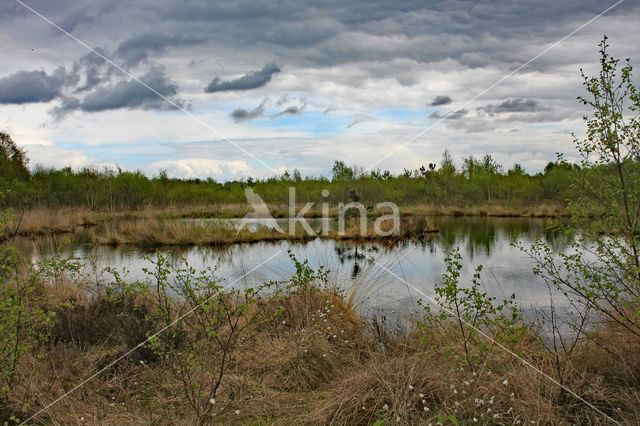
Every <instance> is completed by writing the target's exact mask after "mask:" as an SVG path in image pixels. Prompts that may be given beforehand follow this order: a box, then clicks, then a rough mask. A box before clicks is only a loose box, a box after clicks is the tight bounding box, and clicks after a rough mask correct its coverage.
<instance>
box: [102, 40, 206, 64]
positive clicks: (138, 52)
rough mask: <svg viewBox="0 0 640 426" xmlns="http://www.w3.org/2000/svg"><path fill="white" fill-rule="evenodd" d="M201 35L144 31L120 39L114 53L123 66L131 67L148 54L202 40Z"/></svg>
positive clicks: (145, 59)
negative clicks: (171, 34)
mask: <svg viewBox="0 0 640 426" xmlns="http://www.w3.org/2000/svg"><path fill="white" fill-rule="evenodd" d="M204 39H205V38H204V37H203V36H202V35H189V34H178V35H175V36H168V35H166V34H161V33H144V34H140V35H136V36H133V37H131V38H128V39H126V40H124V41H122V42H121V43H120V44H119V45H118V47H117V48H116V51H115V52H114V55H115V56H116V57H118V58H119V59H122V61H124V62H123V64H122V65H124V66H125V67H133V66H135V65H137V64H139V63H141V62H144V61H147V60H148V59H149V57H150V56H158V55H161V54H163V53H165V52H166V51H167V49H168V48H170V47H174V46H185V45H194V44H198V43H200V42H202V41H203V40H204Z"/></svg>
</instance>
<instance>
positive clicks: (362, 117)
mask: <svg viewBox="0 0 640 426" xmlns="http://www.w3.org/2000/svg"><path fill="white" fill-rule="evenodd" d="M371 121H377V120H376V119H375V118H373V117H370V116H368V115H366V114H356V115H354V116H353V120H352V121H351V123H349V124H348V125H347V129H350V128H352V127H353V126H355V125H356V124H360V123H367V122H371Z"/></svg>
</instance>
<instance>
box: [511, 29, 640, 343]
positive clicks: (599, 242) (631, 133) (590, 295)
mask: <svg viewBox="0 0 640 426" xmlns="http://www.w3.org/2000/svg"><path fill="white" fill-rule="evenodd" d="M607 48H608V45H607V38H606V37H605V38H604V39H603V40H602V42H601V43H600V65H601V69H600V72H599V74H598V75H597V76H594V77H587V76H585V75H584V74H582V76H583V79H584V86H585V88H586V90H587V92H588V96H587V97H579V98H578V99H579V100H580V102H581V103H583V104H584V105H587V106H589V107H590V108H591V109H592V115H591V116H586V117H584V119H585V122H586V125H587V133H586V137H585V138H584V139H578V138H574V142H575V144H576V147H577V149H578V153H579V154H580V157H581V164H580V167H579V168H577V169H576V171H575V173H573V174H572V177H573V179H572V185H571V189H572V194H573V196H572V197H571V199H570V200H569V204H568V208H569V211H570V213H571V222H570V223H569V224H567V225H557V227H558V228H559V229H561V230H562V231H564V232H566V233H573V232H577V233H578V235H579V237H578V238H577V241H575V242H574V244H573V246H572V249H571V250H569V251H567V252H561V253H556V252H554V251H553V250H552V248H550V247H549V246H548V245H547V244H545V243H544V242H542V241H541V240H539V241H537V242H536V243H535V244H534V245H533V246H532V247H531V248H523V250H525V251H526V252H527V253H529V255H530V256H531V257H532V258H533V259H534V260H535V261H536V267H535V270H534V272H535V273H537V274H538V275H541V276H542V277H543V278H544V279H546V280H547V282H548V283H550V285H553V286H555V287H557V288H559V289H560V290H562V291H563V292H564V294H565V295H566V297H568V298H569V299H570V300H572V301H575V302H577V303H580V304H585V305H587V306H588V307H590V308H592V309H593V310H595V311H598V312H599V313H600V314H602V315H604V316H605V318H607V319H608V320H610V321H613V322H614V323H617V324H618V325H620V326H622V327H624V328H625V329H626V330H628V331H629V332H630V333H631V334H632V335H634V336H636V337H639V338H640V323H639V320H640V137H639V136H640V135H639V131H640V121H639V119H638V112H639V111H640V95H639V93H638V90H637V88H636V86H635V84H634V83H633V78H632V67H631V65H630V63H629V61H628V60H627V63H626V65H624V66H623V67H621V68H620V66H619V65H620V63H619V60H618V59H614V58H612V57H611V56H610V55H609V54H608V52H607ZM567 167H568V166H567V165H566V163H563V162H562V161H559V162H558V163H557V164H556V165H551V164H550V165H549V166H547V170H546V173H547V174H549V175H551V174H553V173H554V172H556V171H558V170H562V169H566V168H567Z"/></svg>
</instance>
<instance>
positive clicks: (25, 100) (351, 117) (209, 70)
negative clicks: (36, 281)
mask: <svg viewBox="0 0 640 426" xmlns="http://www.w3.org/2000/svg"><path fill="white" fill-rule="evenodd" d="M20 1H22V2H23V4H21V3H20V2H19V1H16V0H0V18H1V19H2V22H3V25H2V27H1V28H0V46H1V47H2V52H3V57H4V60H3V61H2V62H1V63H0V130H1V131H5V132H8V133H10V134H11V136H12V138H13V139H14V141H15V142H16V143H17V144H19V145H20V146H23V147H24V148H25V149H26V151H27V155H28V157H29V158H30V165H31V167H36V166H44V167H65V166H71V167H72V168H74V169H79V168H82V167H97V168H103V167H115V166H118V167H121V168H122V169H127V170H141V171H143V172H144V173H146V174H147V175H149V176H153V175H157V174H158V173H159V171H160V170H166V171H167V173H168V174H169V175H170V176H172V177H180V178H207V177H212V178H214V179H216V180H218V181H226V180H231V179H242V178H247V177H249V176H251V177H254V178H256V177H258V178H263V177H269V176H273V175H276V174H280V173H282V172H283V171H284V170H289V171H292V170H293V169H296V168H297V169H298V170H299V171H300V172H301V174H302V175H303V176H319V175H324V176H328V175H329V174H330V170H331V166H332V164H333V162H334V160H342V161H344V162H345V163H347V164H350V165H358V166H360V167H363V168H364V169H366V170H373V169H382V170H385V169H387V170H390V171H392V172H393V173H400V172H402V171H403V170H404V169H415V168H419V167H420V166H421V165H424V164H428V163H433V162H435V163H438V162H439V161H440V159H441V157H442V152H443V151H444V150H445V149H447V150H449V151H450V152H451V154H452V155H453V157H454V159H455V160H456V161H457V163H458V164H460V163H461V159H462V157H468V156H469V155H474V156H482V155H484V154H485V153H488V154H491V155H492V156H493V157H494V158H495V159H496V160H497V161H498V162H499V163H500V164H502V165H503V166H504V167H505V169H508V168H510V167H511V166H512V165H513V164H514V163H520V164H521V165H523V166H524V167H525V169H526V170H527V171H529V172H537V171H540V170H541V169H543V168H544V166H545V165H546V164H547V162H549V161H550V160H554V159H555V158H556V153H558V152H562V153H565V155H566V156H567V158H569V159H571V158H575V151H574V149H573V137H572V135H571V134H572V132H573V133H576V134H577V135H578V136H580V135H581V134H583V133H584V123H583V120H582V117H583V116H584V115H585V113H587V112H588V111H586V110H585V109H584V107H583V106H581V105H580V104H579V102H578V101H577V100H576V98H577V96H580V95H583V94H585V93H584V88H583V85H582V78H581V75H580V70H581V69H583V70H584V72H585V73H586V74H587V75H593V74H595V73H596V72H597V70H598V59H599V56H598V43H599V42H600V40H601V39H602V37H603V35H604V34H606V35H607V36H608V37H609V42H610V45H611V46H610V49H609V50H610V53H611V54H612V55H613V56H615V57H619V58H623V59H624V58H631V59H632V64H634V59H635V60H637V59H639V58H640V43H639V41H640V33H638V31H637V30H633V28H637V26H638V24H639V23H640V2H639V1H637V0H636V1H632V0H625V1H623V2H622V3H620V4H618V5H617V6H615V7H614V8H613V9H612V10H610V11H609V12H607V13H606V14H604V15H602V16H600V17H598V18H597V19H596V20H594V21H593V22H591V23H589V24H587V25H586V26H584V27H583V28H581V29H579V30H578V31H576V32H575V33H574V34H573V35H571V36H570V37H568V38H566V39H565V40H563V41H561V42H560V43H557V42H558V41H560V40H562V39H563V38H565V37H566V36H567V35H569V34H570V33H572V32H574V31H575V30H576V29H578V28H580V27H581V26H583V25H584V24H585V23H587V22H588V21H589V20H591V19H593V18H595V17H597V16H598V15H599V14H601V13H602V12H603V11H604V10H605V9H607V8H608V7H609V6H611V5H613V4H614V3H615V1H616V0H611V1H610V2H609V1H602V0H600V1H577V0H575V1H574V0H569V1H547V0H540V1H535V2H532V1H510V0H498V1H424V0H422V1H405V0H400V1H364V0H353V1H348V2H345V1H333V0H329V1H323V2H304V1H244V0H238V1H216V2H209V1H205V0H195V1H191V0H180V1H178V0H175V1H174V0H142V1H140V0H136V1H129V0H126V1H125V0H100V1H95V0H88V1H69V0H57V1H55V2H51V1H46V0H20ZM26 6H28V8H31V9H33V11H32V10H29V9H28V8H27V7H26ZM34 11H35V12H37V13H39V14H40V15H42V16H38V15H37V14H36V13H34ZM43 17H44V18H46V19H47V20H50V21H51V22H53V23H54V24H55V25H57V26H58V27H60V29H57V28H55V27H54V26H52V25H51V24H50V23H48V22H47V21H46V20H45V19H44V18H43ZM62 30H64V31H62ZM65 31H66V32H67V33H68V34H65ZM74 38H75V39H74ZM556 43H557V44H556ZM88 47H90V48H91V49H93V50H94V52H92V51H91V50H89V49H88ZM545 50H547V51H546V52H545V53H544V54H542V55H540V56H538V55H539V54H540V53H541V52H544V51H545ZM534 58H535V59H534ZM532 59H533V60H532ZM635 63H637V62H635ZM525 64H526V65H525ZM523 65H525V66H523ZM519 67H521V68H520V69H519ZM514 70H517V71H516V72H515V73H514V72H513V71H514ZM505 77H506V78H505ZM496 83H497V84H496Z"/></svg>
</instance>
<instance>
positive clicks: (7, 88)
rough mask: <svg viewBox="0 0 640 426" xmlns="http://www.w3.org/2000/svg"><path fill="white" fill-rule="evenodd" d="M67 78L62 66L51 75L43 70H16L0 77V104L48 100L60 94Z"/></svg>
mask: <svg viewBox="0 0 640 426" xmlns="http://www.w3.org/2000/svg"><path fill="white" fill-rule="evenodd" d="M67 78H68V77H67V73H66V71H65V69H64V68H62V67H60V68H58V69H57V70H56V71H55V72H54V73H53V74H51V75H49V74H47V73H46V72H44V71H18V72H17V73H15V74H12V75H9V76H7V77H4V78H0V104H27V103H35V102H49V101H51V100H53V99H55V98H56V97H57V96H58V95H59V94H60V90H61V89H62V87H63V86H64V84H65V82H66V81H67Z"/></svg>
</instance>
